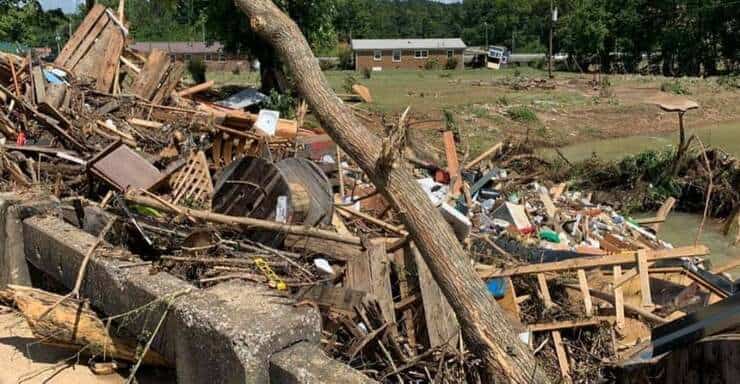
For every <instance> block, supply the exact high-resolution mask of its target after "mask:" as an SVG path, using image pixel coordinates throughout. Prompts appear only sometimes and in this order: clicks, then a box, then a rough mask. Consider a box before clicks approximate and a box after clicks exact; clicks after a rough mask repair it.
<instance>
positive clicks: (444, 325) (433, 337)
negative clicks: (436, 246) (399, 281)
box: [407, 245, 460, 347]
mask: <svg viewBox="0 0 740 384" xmlns="http://www.w3.org/2000/svg"><path fill="white" fill-rule="evenodd" d="M407 249H410V250H411V252H413V255H414V258H415V260H416V268H417V272H418V273H419V289H420V290H421V297H422V301H423V303H424V317H425V318H426V324H427V333H428V334H429V345H430V346H431V347H436V346H438V345H444V344H448V345H450V346H454V345H455V343H456V342H457V338H458V335H459V334H460V325H459V324H458V322H457V318H456V317H455V312H454V311H453V310H452V307H451V306H450V303H448V302H447V299H446V298H445V296H444V295H443V294H442V291H441V290H440V288H439V286H438V285H437V283H436V282H435V281H434V276H432V272H431V271H430V270H429V267H427V264H426V263H425V262H424V259H423V258H422V257H421V253H419V250H418V249H416V246H414V245H411V246H409V247H408V248H407Z"/></svg>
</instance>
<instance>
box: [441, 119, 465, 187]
mask: <svg viewBox="0 0 740 384" xmlns="http://www.w3.org/2000/svg"><path fill="white" fill-rule="evenodd" d="M442 139H443V140H444V145H445V155H446V156H447V172H449V174H450V193H451V194H452V195H453V196H459V195H460V191H461V190H462V176H461V174H460V163H459V161H458V158H457V148H456V147H455V135H454V134H453V133H452V131H445V132H444V133H443V134H442Z"/></svg>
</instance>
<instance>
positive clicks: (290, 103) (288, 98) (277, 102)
mask: <svg viewBox="0 0 740 384" xmlns="http://www.w3.org/2000/svg"><path fill="white" fill-rule="evenodd" d="M295 105H296V99H295V98H294V97H293V95H291V94H288V93H280V92H278V91H277V90H275V89H273V90H272V91H270V94H269V95H268V96H267V98H266V99H265V100H263V101H262V103H261V107H262V108H264V109H271V110H273V111H278V112H280V117H281V118H285V119H293V118H295Z"/></svg>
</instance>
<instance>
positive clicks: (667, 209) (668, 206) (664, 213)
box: [650, 197, 676, 233]
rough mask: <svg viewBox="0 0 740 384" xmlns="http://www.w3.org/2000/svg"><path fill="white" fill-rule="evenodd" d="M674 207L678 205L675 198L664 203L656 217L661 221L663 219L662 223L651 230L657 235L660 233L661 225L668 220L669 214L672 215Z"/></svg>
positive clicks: (652, 225)
mask: <svg viewBox="0 0 740 384" xmlns="http://www.w3.org/2000/svg"><path fill="white" fill-rule="evenodd" d="M674 205H676V199H675V198H673V197H669V198H667V199H666V200H665V201H664V202H663V204H662V205H661V206H660V208H658V214H657V215H656V216H657V217H658V218H659V219H662V221H660V222H657V223H653V224H651V225H650V228H652V229H653V230H654V231H655V233H658V232H659V231H660V224H661V223H662V222H664V221H665V220H666V219H667V218H668V214H669V213H671V210H673V206H674Z"/></svg>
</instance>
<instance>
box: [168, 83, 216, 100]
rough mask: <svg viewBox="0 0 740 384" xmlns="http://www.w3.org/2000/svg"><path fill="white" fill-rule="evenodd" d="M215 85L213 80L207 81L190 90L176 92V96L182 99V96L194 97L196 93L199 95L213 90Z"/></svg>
mask: <svg viewBox="0 0 740 384" xmlns="http://www.w3.org/2000/svg"><path fill="white" fill-rule="evenodd" d="M214 84H216V82H215V81H213V80H208V81H206V82H205V83H200V84H198V85H194V86H192V87H190V88H185V89H183V90H182V91H180V92H177V96H180V97H183V96H190V95H194V94H196V93H200V92H203V91H207V90H209V89H211V88H213V85H214Z"/></svg>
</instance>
